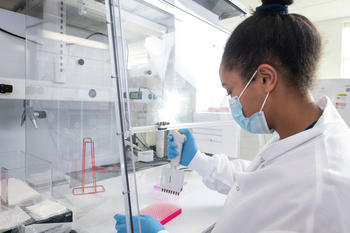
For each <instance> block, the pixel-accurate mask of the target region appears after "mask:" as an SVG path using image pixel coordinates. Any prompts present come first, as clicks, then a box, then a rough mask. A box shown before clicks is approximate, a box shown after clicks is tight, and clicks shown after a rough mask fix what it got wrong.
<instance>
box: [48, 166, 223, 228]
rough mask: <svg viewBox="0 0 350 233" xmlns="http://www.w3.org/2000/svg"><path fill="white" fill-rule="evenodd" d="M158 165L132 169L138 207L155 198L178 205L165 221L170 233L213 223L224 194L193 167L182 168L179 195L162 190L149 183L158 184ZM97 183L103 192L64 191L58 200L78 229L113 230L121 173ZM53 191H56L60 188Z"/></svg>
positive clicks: (120, 200) (121, 209) (120, 204)
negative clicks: (207, 183)
mask: <svg viewBox="0 0 350 233" xmlns="http://www.w3.org/2000/svg"><path fill="white" fill-rule="evenodd" d="M162 167H163V166H160V167H155V168H151V169H146V170H142V171H138V172H136V180H137V186H138V194H139V205H140V209H141V210H142V209H143V208H145V207H147V206H149V205H151V204H153V203H157V202H170V203H173V204H176V205H178V206H180V207H181V208H182V214H181V215H179V216H177V217H176V218H174V219H173V220H171V221H170V222H168V223H167V224H165V228H166V229H167V230H168V231H169V232H170V233H178V232H181V233H187V232H189V233H192V232H193V233H197V232H198V233H200V232H202V231H203V230H205V229H206V228H207V227H209V226H210V225H211V224H213V223H214V222H215V221H216V219H217V218H218V216H219V215H220V212H221V210H222V207H223V205H224V201H225V198H226V196H225V195H222V194H220V193H218V192H216V191H212V190H210V189H208V188H207V187H206V186H205V185H204V184H203V183H202V178H201V177H200V176H199V175H198V174H197V173H196V172H194V171H190V172H188V171H186V172H185V181H186V182H187V184H186V185H185V186H184V190H183V191H182V192H181V194H180V195H179V196H174V195H171V194H167V193H162V192H161V191H159V190H156V189H154V187H153V186H154V185H157V184H158V185H159V180H160V174H161V169H162ZM129 177H130V179H129V182H130V186H131V187H132V188H131V192H132V195H131V201H132V206H133V215H136V214H137V211H136V199H135V192H134V188H133V187H134V180H133V178H132V177H133V175H129ZM97 184H98V185H101V184H102V185H104V187H105V188H106V192H104V193H99V194H92V195H91V194H90V195H82V196H73V195H72V194H67V192H65V195H64V197H65V198H64V199H63V200H62V199H61V201H62V203H63V204H65V205H66V206H67V207H68V208H70V209H71V210H73V216H74V222H73V229H76V230H77V231H78V232H89V233H115V232H116V230H115V228H114V226H115V221H114V219H113V216H114V215H115V214H116V213H124V200H123V196H122V194H121V190H122V189H121V177H114V178H111V179H107V180H103V181H99V182H97ZM54 191H55V193H56V195H57V194H59V192H60V190H54ZM66 191H67V190H66ZM59 196H60V195H59ZM80 229H82V230H80Z"/></svg>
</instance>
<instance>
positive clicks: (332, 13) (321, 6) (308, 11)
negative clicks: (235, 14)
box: [240, 0, 350, 22]
mask: <svg viewBox="0 0 350 233" xmlns="http://www.w3.org/2000/svg"><path fill="white" fill-rule="evenodd" d="M240 2H242V3H243V4H245V5H246V6H247V7H248V9H249V8H250V9H255V7H257V6H259V5H261V1H260V0H240ZM289 11H290V12H291V13H298V14H302V15H305V16H306V17H308V18H309V19H310V20H311V21H313V22H316V21H322V20H329V19H334V18H342V17H348V16H349V17H350V0H294V3H293V4H292V5H291V6H290V9H289Z"/></svg>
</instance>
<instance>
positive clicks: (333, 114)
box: [247, 97, 343, 171]
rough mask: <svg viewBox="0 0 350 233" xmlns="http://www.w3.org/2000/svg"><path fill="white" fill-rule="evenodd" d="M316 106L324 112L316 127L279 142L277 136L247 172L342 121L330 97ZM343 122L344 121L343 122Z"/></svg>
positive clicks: (321, 100) (319, 101) (324, 98)
mask: <svg viewBox="0 0 350 233" xmlns="http://www.w3.org/2000/svg"><path fill="white" fill-rule="evenodd" d="M316 104H317V105H318V106H319V107H320V108H321V109H322V110H323V113H322V115H321V117H320V118H319V119H318V121H317V123H316V124H315V126H314V127H313V128H311V129H309V130H305V131H303V132H300V133H298V134H295V135H292V136H290V137H287V138H285V139H283V140H279V135H276V136H275V137H274V138H273V139H272V140H271V141H270V142H269V143H268V144H267V145H265V146H264V147H263V149H262V150H261V151H260V153H259V154H258V155H257V156H256V157H255V159H254V160H253V161H252V163H251V165H250V166H249V167H248V168H247V171H254V170H256V169H258V167H259V166H260V165H261V164H262V163H265V162H268V161H271V160H273V159H275V158H277V157H279V156H282V155H283V154H285V153H286V152H288V151H290V150H292V149H294V148H296V147H297V146H300V145H302V144H304V143H306V142H308V141H310V140H311V139H313V138H315V137H317V136H319V135H320V134H322V133H323V132H324V131H325V129H326V127H327V126H328V125H329V124H330V123H334V122H339V120H342V119H341V117H340V115H339V113H338V112H337V111H336V109H335V108H334V106H333V105H332V103H331V101H330V99H329V98H328V97H322V98H321V99H320V100H318V101H317V102H316ZM342 121H343V120H342Z"/></svg>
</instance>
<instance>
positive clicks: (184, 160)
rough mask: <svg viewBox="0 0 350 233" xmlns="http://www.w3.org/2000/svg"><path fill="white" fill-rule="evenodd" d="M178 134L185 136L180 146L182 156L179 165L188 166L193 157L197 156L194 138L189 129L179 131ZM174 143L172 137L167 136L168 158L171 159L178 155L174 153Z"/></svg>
mask: <svg viewBox="0 0 350 233" xmlns="http://www.w3.org/2000/svg"><path fill="white" fill-rule="evenodd" d="M179 132H180V133H182V134H185V135H186V140H185V142H184V144H183V146H182V156H181V160H180V164H181V165H184V166H188V164H190V162H191V160H192V159H193V157H194V156H195V155H196V154H197V151H198V149H197V145H196V142H195V140H194V137H193V135H192V133H191V131H190V130H189V129H180V130H179ZM176 147H177V145H176V143H175V142H174V138H173V136H172V135H171V134H170V135H169V136H168V158H169V159H173V158H175V157H176V156H177V155H178V154H179V153H178V152H177V151H176Z"/></svg>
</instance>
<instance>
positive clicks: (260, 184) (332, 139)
mask: <svg viewBox="0 0 350 233" xmlns="http://www.w3.org/2000/svg"><path fill="white" fill-rule="evenodd" d="M318 105H319V107H320V108H321V109H322V110H324V111H323V114H322V116H321V117H320V119H319V120H318V121H317V123H316V125H315V126H314V127H313V128H312V129H309V130H305V131H303V132H301V133H298V134H296V135H293V136H290V137H288V138H285V139H283V140H279V137H278V136H276V137H275V138H273V139H272V140H271V142H269V143H268V144H267V145H266V146H265V147H264V148H263V149H262V150H261V152H260V153H259V154H258V155H257V156H256V158H255V159H254V160H253V161H252V162H248V161H244V160H233V161H230V160H228V158H227V157H226V156H224V155H214V156H213V157H208V156H206V155H204V154H202V153H200V152H198V153H197V154H196V156H195V157H194V159H193V160H192V161H191V163H190V164H189V167H190V168H192V169H194V170H196V171H198V173H199V174H200V175H201V176H202V177H203V182H204V183H205V184H206V185H207V186H208V187H209V188H211V189H215V190H217V191H219V192H221V193H225V194H227V199H226V202H225V206H224V211H223V213H222V215H221V216H218V219H217V223H216V226H215V228H214V230H213V233H226V232H234V233H257V232H260V233H267V232H269V233H272V232H274V233H277V232H280V233H282V232H285V233H286V232H298V233H309V232H315V233H323V232H324V233H341V232H342V233H349V232H350V130H349V128H348V127H347V125H346V124H345V122H344V121H343V119H342V118H341V117H340V115H339V114H338V112H337V111H336V109H335V108H334V106H333V105H332V103H331V102H330V100H329V99H328V98H327V97H323V98H322V99H320V100H319V101H318Z"/></svg>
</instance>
